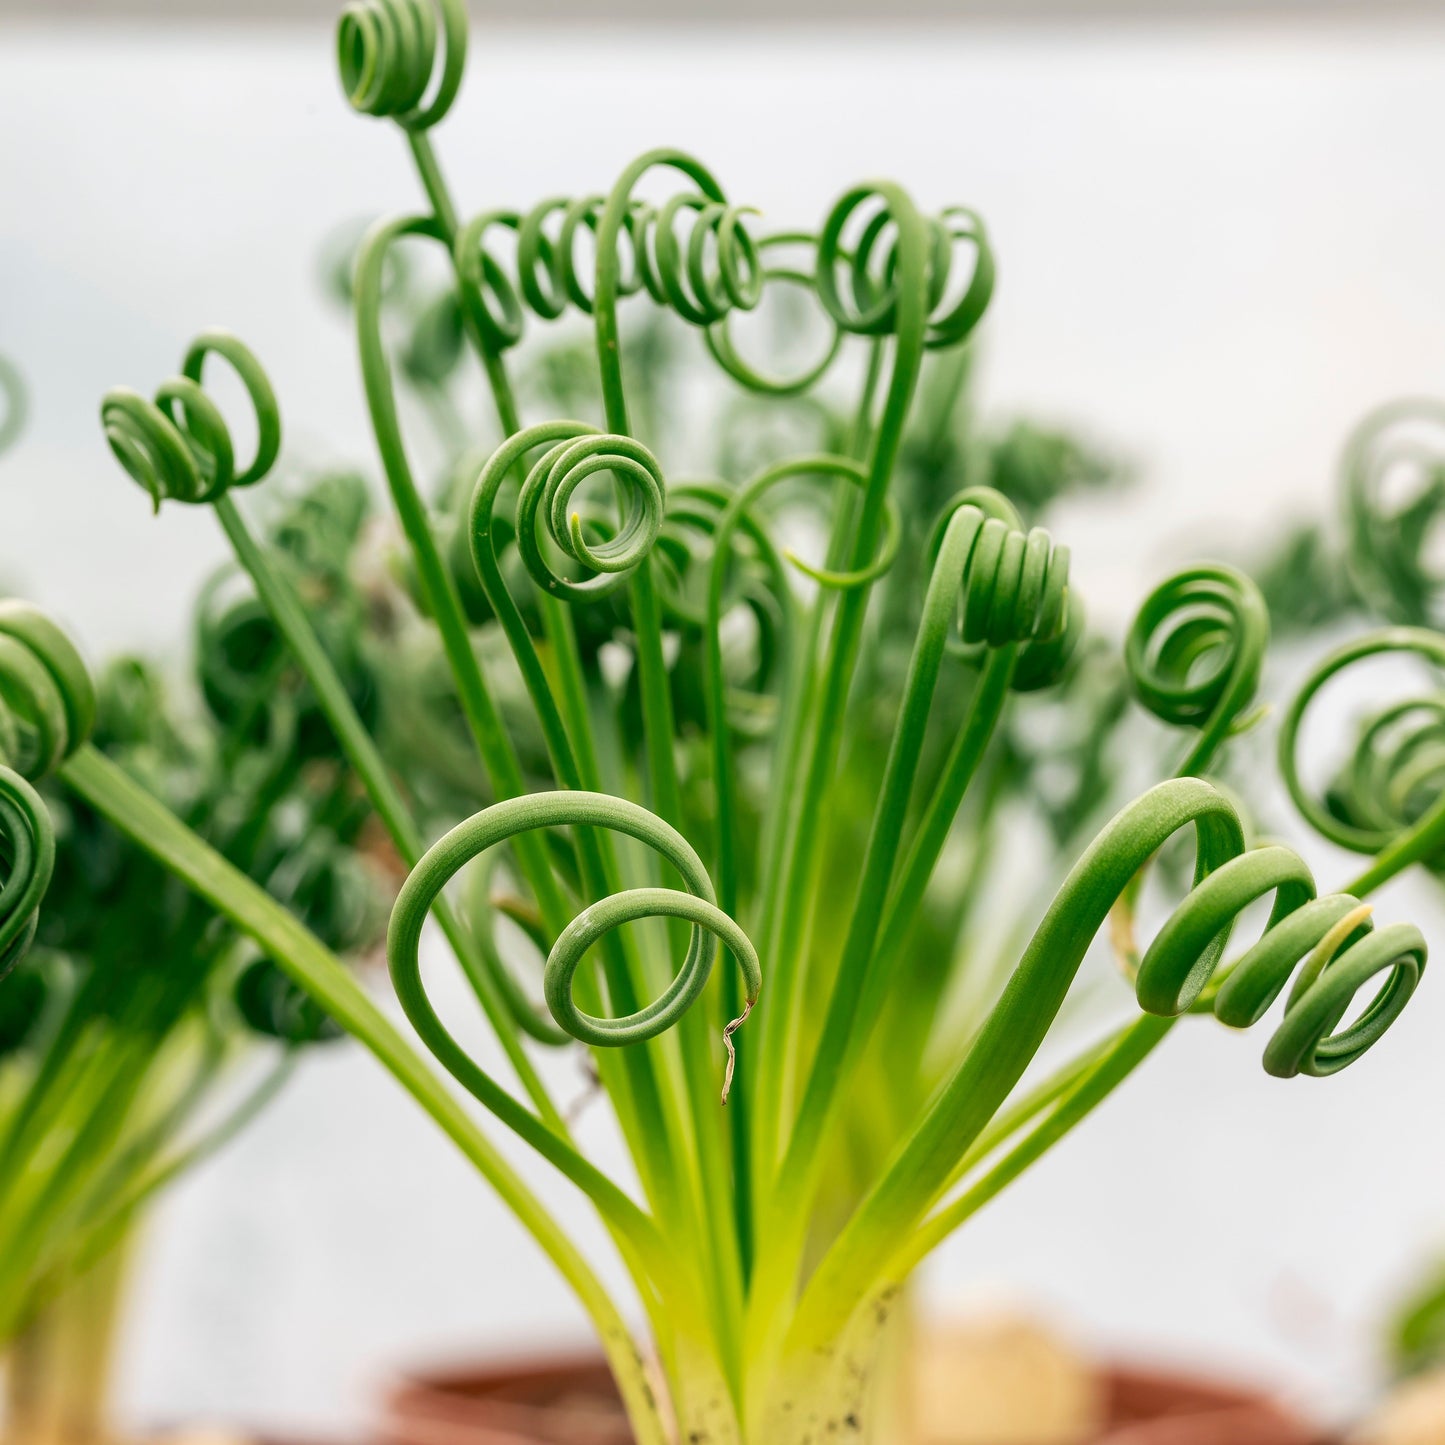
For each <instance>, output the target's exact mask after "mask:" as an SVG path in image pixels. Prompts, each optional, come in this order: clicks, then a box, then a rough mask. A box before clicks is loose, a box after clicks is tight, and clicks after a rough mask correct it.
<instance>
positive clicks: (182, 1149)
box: [0, 476, 388, 1341]
mask: <svg viewBox="0 0 1445 1445" xmlns="http://www.w3.org/2000/svg"><path fill="white" fill-rule="evenodd" d="M365 507H366V494H365V490H364V488H363V487H362V485H361V484H360V483H359V482H358V481H357V480H356V479H355V478H352V477H345V476H337V477H323V478H321V479H319V480H318V481H316V482H315V483H313V484H311V485H309V486H308V487H306V488H305V489H304V490H303V491H302V492H300V493H299V494H298V495H297V496H296V497H295V499H294V500H293V501H292V502H291V503H290V504H289V505H288V506H287V507H286V509H285V511H284V512H283V514H282V515H281V516H280V517H279V518H278V520H277V523H276V525H275V528H274V531H273V539H274V544H275V546H276V547H277V549H278V553H279V554H280V555H282V556H284V557H285V558H287V559H288V562H289V564H290V565H291V566H292V567H293V568H294V570H295V574H296V577H297V582H298V585H299V586H301V587H303V588H304V589H305V590H306V591H307V592H308V593H309V594H310V595H311V596H312V599H313V602H314V603H315V605H316V606H317V609H318V612H319V614H320V615H322V616H324V618H325V619H326V632H327V637H328V643H329V644H330V646H331V648H332V653H333V655H334V656H335V657H336V659H337V661H338V666H340V667H342V668H343V669H344V671H345V673H346V675H347V676H348V678H349V679H350V680H351V683H352V686H353V687H354V689H355V691H356V694H357V695H358V697H359V698H360V699H362V700H367V699H370V698H372V697H373V696H374V692H375V682H374V679H373V678H372V676H371V675H370V672H369V669H368V666H367V665H366V664H365V663H364V662H363V661H362V658H361V656H360V652H359V646H360V640H361V627H362V623H363V621H364V618H363V616H362V614H361V612H360V609H359V605H358V602H359V599H357V598H355V596H354V595H353V592H352V585H351V582H350V578H349V569H350V566H351V562H352V554H353V552H354V550H355V545H356V542H357V539H358V537H359V535H360V528H361V523H362V520H363V516H364V509H365ZM233 584H234V578H232V577H231V576H230V575H229V574H221V575H218V576H217V577H216V578H215V579H214V581H213V582H212V583H211V584H210V585H209V586H208V587H207V588H206V589H205V591H204V594H203V596H202V598H201V599H200V603H199V605H198V609H197V614H196V672H195V685H194V687H190V688H182V689H180V693H181V696H180V697H179V698H178V697H177V696H175V692H176V689H175V688H174V687H173V685H172V684H171V682H169V681H168V680H167V679H166V678H165V677H164V676H163V675H162V673H161V672H160V671H158V670H157V669H156V668H155V667H153V666H152V665H151V664H149V663H147V662H145V661H143V660H141V659H139V658H134V657H127V658H120V659H117V660H115V661H113V662H111V663H110V664H109V665H108V666H107V667H106V668H105V669H104V670H103V671H102V673H101V674H100V676H99V677H98V679H97V688H96V703H97V706H96V720H95V728H94V732H93V742H94V745H95V746H96V747H97V748H98V749H99V750H100V751H102V752H103V753H104V754H105V755H106V756H107V757H109V758H110V759H112V760H113V761H114V762H115V764H116V765H117V766H118V767H120V768H122V769H124V771H125V772H126V773H127V774H128V775H129V776H131V777H132V778H134V779H135V780H136V781H137V782H139V783H140V784H142V785H143V786H144V787H145V788H146V789H147V790H148V791H150V792H151V793H152V794H153V795H154V796H155V797H157V798H159V799H161V800H163V801H164V802H165V803H166V805H167V806H168V807H169V808H170V809H171V810H173V811H174V812H175V813H176V815H177V816H179V817H182V818H184V819H185V820H186V822H187V823H188V824H189V826H191V827H192V828H193V829H195V831H196V832H197V834H198V835H199V836H201V837H203V838H205V839H206V840H207V841H208V842H209V843H210V844H211V845H212V846H213V847H215V848H216V849H217V850H218V851H219V852H220V853H221V854H222V855H224V856H225V857H226V858H227V859H229V860H230V861H231V862H232V863H233V864H234V865H235V866H237V867H238V868H241V869H243V870H245V871H246V872H247V873H248V874H249V875H251V876H252V877H254V878H256V879H257V880H258V881H260V882H261V883H262V884H263V885H264V886H265V888H266V889H267V890H268V891H269V892H270V893H271V895H272V896H273V897H275V898H277V899H278V900H280V901H282V902H284V903H285V904H286V906H287V907H288V908H290V909H291V910H293V911H294V912H295V914H296V915H297V916H298V917H299V918H300V919H302V920H303V921H304V922H305V924H306V926H307V927H308V928H309V929H311V930H312V931H313V932H314V933H315V934H316V935H317V936H318V937H320V938H322V939H324V940H325V941H326V942H327V944H328V946H330V947H332V948H334V949H336V950H337V951H339V952H341V953H344V954H358V953H360V952H363V951H365V950H367V949H370V948H371V947H373V946H374V945H375V944H376V942H377V941H378V940H379V937H380V931H381V925H382V923H383V922H384V917H385V892H384V889H385V886H386V880H385V874H384V870H385V869H386V868H387V866H388V860H387V859H386V858H385V856H384V855H379V856H372V855H371V854H370V851H369V850H370V843H369V839H368V819H369V810H368V809H367V808H366V807H365V805H364V800H359V799H358V796H357V792H356V787H355V783H354V779H353V778H352V777H351V775H350V772H349V770H348V769H347V767H346V766H345V764H344V762H343V761H342V760H341V759H340V758H339V757H338V755H337V752H336V748H335V744H334V742H333V740H332V737H331V734H330V731H329V729H328V728H327V727H326V726H325V724H324V722H321V721H320V720H319V719H318V717H317V715H316V710H315V705H314V702H313V701H312V700H311V699H310V698H309V697H308V695H307V691H306V688H305V685H304V682H302V681H301V680H300V679H299V678H298V676H297V675H296V672H295V668H294V666H293V665H292V664H291V663H290V662H289V660H288V658H287V657H286V654H285V650H284V648H283V647H282V646H281V645H280V643H279V639H278V638H277V636H276V634H275V629H274V628H273V627H272V626H271V625H270V623H269V620H268V619H267V617H266V615H265V613H264V612H263V611H261V610H259V609H258V608H257V606H256V602H255V598H254V596H253V595H251V594H250V593H249V592H246V591H244V590H242V591H237V590H236V589H235V588H234V585H233ZM347 603H350V604H351V605H350V606H348V605H347ZM42 796H43V797H44V799H45V803H46V806H47V808H48V811H49V813H50V816H51V818H52V819H53V822H54V827H55V835H56V837H55V864H54V873H53V876H52V878H51V880H50V886H49V890H48V892H47V895H46V899H47V902H46V907H45V909H44V910H43V911H42V912H41V914H40V915H39V924H38V930H37V933H36V937H35V941H34V945H33V947H32V949H31V950H30V952H29V953H28V954H27V956H26V957H25V958H23V959H22V960H21V961H20V962H19V963H18V964H17V965H16V966H15V967H14V969H13V970H12V971H11V972H10V973H9V975H8V976H7V977H6V978H5V980H4V983H3V985H0V1181H4V1182H3V1184H0V1238H3V1239H4V1241H5V1248H4V1250H3V1251H0V1301H3V1303H0V1341H5V1340H9V1339H11V1338H13V1337H14V1336H15V1334H16V1332H17V1331H20V1330H22V1329H24V1328H25V1327H27V1325H29V1324H30V1323H32V1322H33V1321H34V1319H35V1318H36V1316H37V1314H38V1312H40V1311H41V1310H43V1309H44V1307H45V1306H46V1305H47V1304H49V1303H50V1302H51V1301H52V1300H53V1299H55V1298H56V1297H57V1296H58V1295H59V1293H60V1292H61V1291H62V1290H64V1289H65V1287H66V1286H67V1285H68V1284H69V1283H70V1282H71V1281H72V1280H73V1279H75V1278H76V1277H77V1276H78V1275H79V1274H81V1273H83V1272H84V1270H85V1268H86V1267H87V1266H89V1265H91V1264H93V1263H94V1262H95V1261H96V1260H97V1259H98V1258H100V1257H101V1256H103V1255H104V1254H105V1253H106V1251H107V1250H109V1249H110V1248H112V1247H113V1246H116V1245H117V1244H118V1243H119V1242H120V1241H121V1240H122V1239H123V1238H124V1237H125V1235H126V1233H127V1230H128V1229H129V1227H130V1225H131V1223H132V1222H133V1220H134V1218H135V1215H136V1212H137V1210H138V1209H140V1208H141V1206H142V1205H143V1204H144V1203H146V1202H147V1201H148V1200H149V1199H150V1198H151V1197H152V1196H153V1195H154V1194H155V1193H156V1192H157V1191H158V1190H159V1189H160V1188H161V1187H162V1186H163V1185H164V1184H165V1183H167V1182H169V1181H170V1180H171V1179H173V1178H174V1177H175V1176H176V1175H177V1174H178V1173H179V1172H180V1171H181V1170H182V1169H183V1168H184V1167H187V1166H188V1165H190V1164H192V1163H194V1162H196V1161H197V1160H198V1159H199V1158H200V1157H202V1156H203V1155H205V1154H207V1153H209V1152H210V1151H211V1150H213V1149H214V1148H216V1147H218V1146H219V1145H220V1143H222V1142H223V1141H224V1140H225V1139H227V1138H229V1137H230V1136H231V1135H232V1134H234V1132H235V1131H236V1130H237V1129H238V1128H239V1127H240V1126H241V1124H242V1123H244V1122H245V1121H246V1120H247V1119H249V1118H250V1117H252V1116H253V1115H254V1114H255V1112H256V1111H257V1110H258V1109H259V1108H260V1107H261V1105H262V1104H263V1103H264V1102H265V1101H266V1100H268V1099H269V1098H270V1097H271V1096H272V1094H273V1093H274V1092H275V1090H276V1089H277V1087H279V1084H280V1082H281V1080H282V1078H283V1077H284V1076H285V1074H286V1072H288V1071H289V1068H290V1064H291V1060H292V1058H293V1056H294V1054H295V1051H296V1050H297V1049H298V1048H300V1047H302V1046H305V1045H309V1044H312V1043H316V1042H321V1041H324V1040H326V1039H329V1038H334V1037H336V1035H337V1034H338V1033H339V1030H337V1029H336V1027H335V1025H334V1024H333V1023H332V1022H331V1021H330V1020H329V1019H328V1018H327V1017H326V1016H325V1015H324V1013H322V1012H321V1010H319V1009H318V1008H317V1006H316V1005H315V1003H314V1002H313V1001H312V1000H310V999H309V998H308V997H307V996H306V995H305V994H304V993H303V992H302V991H300V990H299V989H297V988H296V986H295V985H294V984H293V983H292V982H291V981H290V980H289V979H288V978H287V977H286V975H285V974H284V973H282V972H281V971H280V970H279V969H277V967H276V966H275V964H274V963H273V962H272V961H271V960H270V959H269V958H267V957H265V956H264V955H262V954H260V953H259V952H258V950H257V949H256V948H255V946H254V945H252V944H250V943H249V942H247V941H246V940H245V939H244V938H243V937H241V936H240V935H239V934H238V933H237V932H236V930H235V929H234V927H231V926H229V925H227V924H226V923H225V921H224V920H222V919H219V918H217V917H216V915H215V913H214V910H212V909H210V908H208V907H207V906H206V905H205V904H203V903H202V902H201V901H200V900H199V899H197V898H196V896H195V895H194V894H193V893H192V892H190V891H189V890H187V889H186V888H184V887H183V886H182V885H181V884H180V883H178V882H177V881H176V879H175V878H174V876H173V875H172V874H171V873H170V872H169V871H168V870H167V869H166V868H164V867H163V866H162V865H161V864H160V863H158V862H156V861H155V860H154V859H152V858H151V857H149V856H148V855H147V854H146V852H145V851H144V850H143V848H142V847H141V846H139V845H138V844H137V843H136V842H135V841H134V840H133V839H131V838H129V837H127V836H125V835H124V834H123V833H122V832H121V831H119V830H118V829H116V828H115V827H114V826H113V825H112V824H111V823H109V822H108V821H106V820H105V819H104V818H102V817H101V816H100V815H99V814H98V813H97V812H96V811H95V810H94V809H93V808H92V807H90V806H89V805H88V804H87V803H86V802H85V801H84V800H82V799H80V798H77V797H76V796H74V795H73V794H70V793H68V792H66V791H65V790H63V789H61V788H58V787H56V786H54V785H53V784H47V785H45V787H44V788H43V793H42ZM257 1035H259V1036H262V1037H264V1038H267V1039H270V1040H274V1041H275V1042H276V1043H277V1044H279V1045H280V1049H279V1057H278V1059H277V1062H276V1063H275V1064H274V1066H272V1067H271V1068H268V1069H267V1070H266V1071H265V1073H264V1074H263V1076H262V1078H261V1082H260V1085H259V1087H253V1088H250V1089H248V1090H246V1091H245V1092H244V1093H243V1095H242V1096H241V1098H240V1099H239V1101H237V1100H236V1099H235V1098H234V1097H232V1096H233V1095H234V1093H235V1088H234V1084H235V1078H234V1075H235V1065H236V1063H237V1060H238V1057H239V1056H240V1055H241V1054H242V1053H244V1052H248V1050H247V1049H246V1047H245V1045H246V1040H247V1039H248V1038H249V1039H254V1038H255V1037H256V1036H257Z"/></svg>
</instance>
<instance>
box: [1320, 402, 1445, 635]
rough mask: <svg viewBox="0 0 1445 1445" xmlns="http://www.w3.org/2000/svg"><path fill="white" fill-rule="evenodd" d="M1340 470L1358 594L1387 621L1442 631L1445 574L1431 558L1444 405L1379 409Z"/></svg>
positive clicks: (1443, 496) (1443, 506) (1440, 491)
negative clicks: (1440, 571)
mask: <svg viewBox="0 0 1445 1445" xmlns="http://www.w3.org/2000/svg"><path fill="white" fill-rule="evenodd" d="M1342 470H1343V474H1344V500H1345V523H1346V529H1347V533H1348V553H1347V560H1348V565H1349V574H1350V578H1351V580H1352V581H1353V582H1354V584H1355V588H1356V590H1357V591H1358V592H1359V594H1360V596H1361V597H1362V598H1363V599H1364V600H1365V601H1366V602H1367V603H1369V605H1370V606H1371V607H1373V608H1374V609H1375V610H1376V611H1377V612H1378V613H1380V614H1381V615H1382V616H1383V617H1385V618H1386V619H1388V620H1389V621H1391V622H1402V623H1407V624H1411V625H1414V626H1421V627H1434V628H1441V627H1445V577H1442V576H1441V575H1440V574H1439V572H1438V571H1437V570H1436V568H1435V566H1434V565H1433V564H1432V563H1431V561H1430V558H1429V548H1430V545H1431V542H1432V540H1433V536H1434V532H1435V530H1436V528H1437V526H1438V525H1439V523H1440V522H1441V520H1442V518H1445V403H1441V402H1439V401H1432V400H1424V399H1419V400H1411V401H1403V402H1395V403H1393V404H1391V405H1389V406H1385V407H1381V408H1380V409H1379V410H1378V411H1376V412H1374V413H1372V414H1371V415H1370V416H1368V417H1366V418H1365V420H1364V421H1363V422H1361V424H1360V425H1359V426H1358V427H1357V428H1356V430H1355V432H1354V434H1353V435H1352V436H1351V437H1350V440H1349V442H1348V443H1347V444H1346V447H1345V455H1344V461H1343V467H1342ZM1401 493H1403V494H1404V495H1403V497H1401V495H1400V494H1401Z"/></svg>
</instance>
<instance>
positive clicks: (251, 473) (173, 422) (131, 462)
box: [100, 331, 281, 511]
mask: <svg viewBox="0 0 1445 1445" xmlns="http://www.w3.org/2000/svg"><path fill="white" fill-rule="evenodd" d="M212 353H215V354H216V355H218V356H221V357H222V358H224V359H225V360H226V361H227V362H229V363H230V365H231V367H232V369H233V370H234V371H235V373H236V375H237V376H238V377H239V378H240V380H241V384H242V385H243V386H244V387H245V389H246V395H247V397H248V398H249V399H250V402H251V406H252V408H253V409H254V411H255V416H256V452H255V455H254V456H253V457H252V459H251V461H250V463H249V464H248V465H247V466H245V467H244V468H242V467H238V466H237V464H236V452H235V447H234V445H233V443H232V440H231V430H230V427H229V426H228V425H227V423H226V419H225V417H224V416H223V415H222V414H221V410H220V408H219V407H218V406H217V405H216V404H215V402H214V401H212V400H211V398H210V396H209V395H208V394H207V393H206V391H205V389H204V387H203V386H202V385H201V375H202V371H203V369H204V366H205V362H206V357H207V356H209V355H211V354H212ZM181 372H182V374H181V375H180V376H174V377H172V378H171V379H170V380H169V381H165V382H162V383H161V385H160V387H159V388H158V390H157V391H156V396H155V400H154V401H147V400H146V399H145V398H144V397H143V396H141V395H140V394H139V393H138V392H134V391H131V390H130V389H129V388H127V387H115V388H114V389H112V390H111V391H109V392H107V393H106V396H105V399H104V401H102V403H101V408H100V418H101V425H102V426H103V427H104V429H105V439H106V441H107V442H108V443H109V444H110V449H111V451H112V452H113V453H114V454H115V457H116V460H117V461H118V462H120V464H121V466H122V467H124V468H125V471H126V473H127V474H128V475H129V476H130V477H131V479H132V480H133V481H135V482H137V483H138V484H139V485H140V486H142V487H143V488H144V489H145V490H146V492H147V493H148V494H149V495H150V498H151V502H152V504H153V505H154V507H155V508H156V510H157V511H159V510H160V505H161V503H162V502H163V501H166V500H173V501H177V502H190V503H199V502H214V501H215V500H216V499H217V498H219V497H221V496H223V495H224V494H225V493H226V491H227V490H228V489H229V488H231V487H247V486H250V485H251V484H252V483H254V482H258V481H260V480H261V478H262V477H264V476H265V475H266V474H267V473H268V472H269V471H270V470H271V468H272V466H274V465H275V462H276V457H277V456H278V454H279V453H280V450H281V411H280V408H279V407H278V406H277V404H276V394H275V392H274V391H273V390H272V389H271V383H270V381H269V380H268V378H267V376H266V373H265V371H264V370H263V369H262V367H261V363H260V362H259V361H257V360H256V357H255V355H254V354H253V353H252V352H251V350H250V349H249V348H248V347H247V346H246V345H245V344H244V343H243V342H241V341H240V340H238V339H237V338H236V337H235V336H232V335H231V334H230V332H227V331H205V332H202V334H201V335H200V336H198V337H197V338H196V340H195V342H194V343H193V344H192V346H191V349H190V351H188V352H187V353H186V358H185V362H184V364H183V366H182V369H181Z"/></svg>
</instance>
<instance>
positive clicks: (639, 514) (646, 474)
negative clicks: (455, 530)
mask: <svg viewBox="0 0 1445 1445" xmlns="http://www.w3.org/2000/svg"><path fill="white" fill-rule="evenodd" d="M524 435H525V434H524ZM507 450H508V451H509V452H510V451H511V450H512V448H511V447H508V448H507ZM605 474H610V475H611V476H613V477H614V478H615V479H616V480H617V481H618V482H620V483H621V484H622V485H623V487H624V488H625V492H626V497H627V504H628V505H627V508H626V511H625V513H624V515H623V517H622V520H621V522H620V523H619V524H618V527H617V529H616V531H615V532H614V533H613V534H612V535H611V536H609V537H608V538H606V540H604V541H596V540H589V538H588V536H587V534H586V531H585V529H584V527H583V523H582V511H581V509H580V506H579V504H578V502H577V490H578V488H579V487H580V486H581V485H582V484H583V483H584V482H585V481H587V480H588V478H590V477H595V476H601V475H605ZM666 493H667V484H666V482H665V481H664V480H663V476H662V468H661V467H660V466H659V464H658V461H657V458H656V457H654V456H653V455H652V453H651V452H650V451H648V449H647V448H646V447H645V446H643V445H642V443H641V442H636V441H633V440H632V438H631V437H622V436H609V435H603V434H591V435H582V436H578V437H576V438H575V439H573V440H571V441H564V442H559V443H558V444H557V445H555V446H553V447H552V448H551V449H550V450H549V451H547V452H546V453H545V454H544V455H543V456H542V457H541V458H540V460H539V461H538V462H537V463H536V464H535V465H534V466H533V467H532V469H531V471H530V472H528V474H527V479H526V481H525V482H524V483H523V484H522V490H521V494H520V495H519V497H518V499H517V548H518V550H519V552H520V553H521V557H522V561H523V563H524V564H525V566H526V568H527V571H528V572H529V573H530V574H531V576H532V579H533V581H535V582H536V584H537V585H538V586H539V587H541V588H542V589H543V590H544V591H546V592H550V593H551V594H552V595H553V596H555V597H563V598H566V599H568V600H571V601H577V600H581V599H584V598H595V597H598V596H604V595H606V594H607V593H609V592H613V591H615V590H616V589H617V588H618V587H620V586H621V585H622V584H623V583H625V582H626V580H627V578H628V576H629V575H630V574H631V573H632V572H634V571H635V570H636V569H637V567H638V566H639V564H640V563H641V562H642V559H643V558H644V557H646V556H647V554H648V552H650V551H651V549H652V546H653V544H654V543H655V542H656V541H657V538H658V534H659V533H660V531H661V530H662V519H663V513H664V511H665V508H666ZM543 537H545V538H547V539H548V540H550V541H551V542H552V543H553V545H554V546H556V547H557V548H558V549H559V550H560V551H561V552H562V553H563V554H564V555H565V556H566V557H568V558H570V559H571V560H572V561H573V562H576V563H578V564H579V565H580V566H582V567H584V568H585V569H587V570H588V571H590V572H591V573H592V574H593V575H592V576H591V577H589V578H587V579H586V580H585V581H580V582H578V581H573V580H570V579H568V578H566V577H563V576H560V575H559V574H558V573H557V572H556V570H555V569H554V568H553V566H552V565H551V563H550V562H549V561H548V559H547V558H546V556H545V555H544V554H543V551H542V546H541V539H542V538H543Z"/></svg>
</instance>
